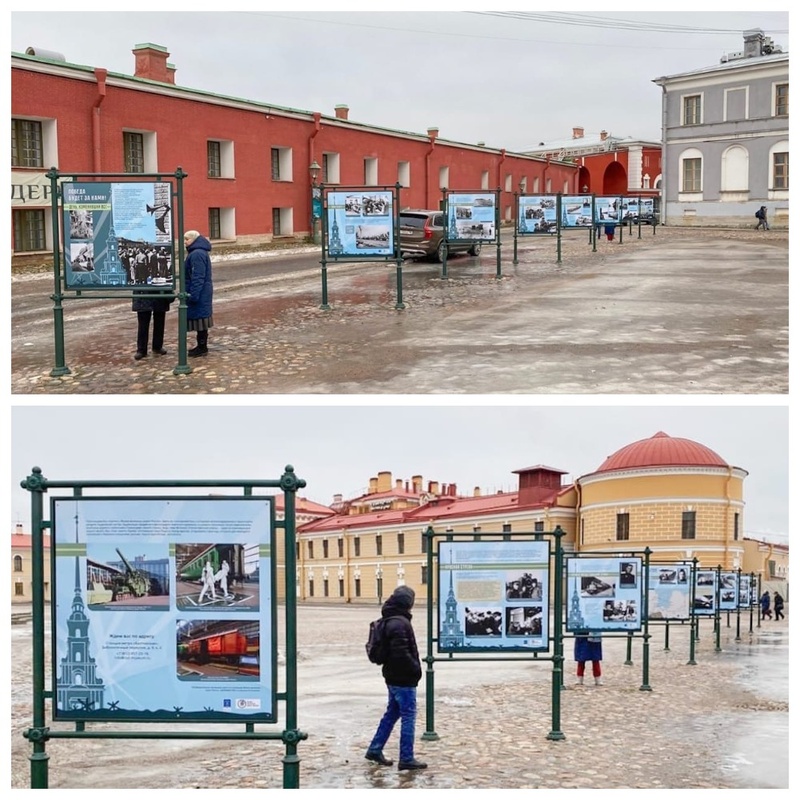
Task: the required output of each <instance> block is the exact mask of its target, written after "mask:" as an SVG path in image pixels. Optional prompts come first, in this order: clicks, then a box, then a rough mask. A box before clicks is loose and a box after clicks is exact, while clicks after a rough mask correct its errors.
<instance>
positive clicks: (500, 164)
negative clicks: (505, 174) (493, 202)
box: [497, 148, 506, 190]
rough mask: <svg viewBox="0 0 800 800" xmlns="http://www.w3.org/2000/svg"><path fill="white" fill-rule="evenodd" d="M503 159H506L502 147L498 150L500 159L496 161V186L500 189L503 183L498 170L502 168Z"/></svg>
mask: <svg viewBox="0 0 800 800" xmlns="http://www.w3.org/2000/svg"><path fill="white" fill-rule="evenodd" d="M505 160H506V151H505V148H503V149H502V150H501V151H500V160H499V161H498V162H497V188H498V189H501V190H502V188H503V184H502V182H501V177H502V173H501V172H500V170H501V169H502V166H503V162H504V161H505Z"/></svg>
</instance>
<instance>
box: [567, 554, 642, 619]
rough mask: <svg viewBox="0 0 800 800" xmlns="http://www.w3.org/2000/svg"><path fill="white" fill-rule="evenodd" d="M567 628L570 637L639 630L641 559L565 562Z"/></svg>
mask: <svg viewBox="0 0 800 800" xmlns="http://www.w3.org/2000/svg"><path fill="white" fill-rule="evenodd" d="M566 577H567V589H566V591H567V597H566V601H567V624H566V629H567V631H570V632H572V633H581V632H585V631H635V630H639V629H640V628H641V627H642V587H643V571H642V559H641V558H639V557H637V556H631V557H626V558H621V557H613V558H594V557H586V558H568V559H567V563H566Z"/></svg>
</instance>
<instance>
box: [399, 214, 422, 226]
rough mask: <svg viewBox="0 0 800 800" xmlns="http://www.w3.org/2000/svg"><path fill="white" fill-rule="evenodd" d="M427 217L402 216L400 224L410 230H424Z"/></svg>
mask: <svg viewBox="0 0 800 800" xmlns="http://www.w3.org/2000/svg"><path fill="white" fill-rule="evenodd" d="M426 219H427V217H419V216H415V215H412V214H401V215H400V224H401V225H405V226H406V227H408V228H422V227H423V226H424V225H425V220H426Z"/></svg>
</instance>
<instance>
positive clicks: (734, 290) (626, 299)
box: [11, 228, 789, 395]
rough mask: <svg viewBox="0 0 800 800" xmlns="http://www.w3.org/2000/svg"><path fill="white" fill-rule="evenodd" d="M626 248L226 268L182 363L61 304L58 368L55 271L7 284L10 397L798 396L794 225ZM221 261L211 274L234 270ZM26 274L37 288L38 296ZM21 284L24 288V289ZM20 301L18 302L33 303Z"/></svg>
mask: <svg viewBox="0 0 800 800" xmlns="http://www.w3.org/2000/svg"><path fill="white" fill-rule="evenodd" d="M623 242H624V243H623V244H618V243H617V242H613V243H609V242H606V241H605V240H603V241H599V242H598V244H597V251H596V252H592V248H591V247H590V246H589V245H588V244H587V238H586V235H585V234H584V232H572V233H571V234H570V235H569V236H566V237H565V238H564V240H563V243H562V260H561V263H557V258H556V255H557V253H556V242H555V239H554V238H551V237H548V238H547V239H545V240H539V239H537V240H535V242H534V243H530V242H528V241H527V240H526V241H525V242H524V243H523V244H522V245H521V246H520V249H519V259H518V260H519V263H518V264H517V265H516V266H515V265H513V264H512V250H511V248H510V247H509V246H507V245H504V247H503V261H502V269H501V271H502V277H501V278H500V279H498V278H497V275H496V272H497V269H496V260H497V259H496V252H495V251H493V250H492V249H491V248H484V250H483V254H482V256H481V258H480V259H468V258H466V259H465V258H454V259H452V260H451V261H450V262H448V279H447V280H443V279H442V278H441V267H440V266H439V265H434V264H426V263H423V262H418V263H408V264H406V265H405V266H404V268H403V276H404V277H403V287H404V290H403V301H404V303H405V304H406V308H405V309H404V310H397V309H396V308H395V305H396V301H397V292H396V267H395V265H394V264H393V263H392V264H389V265H387V264H385V263H383V264H363V263H361V264H356V265H353V264H352V263H345V264H333V265H331V267H330V268H329V270H328V271H329V276H328V287H329V296H328V299H329V302H330V305H331V310H321V309H320V304H321V283H320V270H319V267H318V266H316V268H314V269H309V270H305V271H304V272H302V273H301V274H299V275H295V274H292V275H285V274H283V275H273V276H270V275H269V272H268V269H265V274H264V276H263V278H261V279H259V280H256V281H241V282H239V281H230V282H229V285H228V286H227V288H226V289H225V290H221V291H218V292H217V294H216V296H215V306H214V320H215V327H214V329H213V331H212V332H211V338H210V347H211V353H210V354H209V356H207V357H206V358H203V359H191V360H190V365H191V367H192V368H193V371H192V372H191V374H188V375H175V374H174V373H173V369H174V367H175V366H176V364H177V349H176V346H175V342H174V340H175V337H176V335H177V332H176V331H177V314H176V313H174V311H173V312H171V313H170V314H168V316H167V318H168V324H167V347H168V348H169V349H170V354H169V355H167V356H163V357H153V356H150V357H148V358H146V359H144V360H142V361H139V362H135V361H134V360H133V350H134V342H135V317H134V315H133V314H132V313H131V311H130V302H129V301H126V302H121V301H116V300H113V299H112V300H94V301H92V300H86V301H84V300H76V301H73V302H67V303H66V304H65V311H64V317H65V330H66V343H65V351H66V363H67V366H68V367H69V369H70V374H69V375H63V376H59V377H51V376H50V372H51V370H52V369H53V367H54V364H55V348H54V341H53V311H52V301H51V300H50V299H49V295H50V293H51V292H52V277H49V278H48V276H46V275H42V276H38V277H37V276H30V275H28V276H24V277H19V278H18V279H17V280H15V281H14V282H13V283H12V348H11V365H12V375H11V391H12V392H13V393H14V394H58V395H67V394H93V395H94V394H131V395H139V394H176V395H187V394H189V395H193V394H196V395H202V394H208V395H225V394H228V395H241V394H282V395H286V394H298V393H300V394H322V395H326V394H370V395H378V394H398V395H399V394H403V395H414V394H454V395H455V394H586V393H601V394H605V393H611V394H617V393H626V394H643V393H647V394H673V393H674V394H678V393H680V394H690V393H705V394H717V393H719V394H744V393H752V394H762V393H785V392H788V358H789V356H788V232H787V231H769V232H763V231H758V232H756V231H751V230H747V231H741V230H739V231H718V230H697V229H676V228H658V229H657V232H656V234H655V235H653V233H652V230H651V229H647V230H644V231H643V233H642V237H641V239H639V238H638V237H637V235H636V233H635V232H634V234H633V235H632V236H629V235H627V234H626V236H625V239H624V240H623ZM236 269H237V266H236V264H235V263H225V262H220V263H217V266H216V271H217V274H218V275H220V274H222V271H223V270H236ZM32 287H34V288H35V291H36V292H38V299H37V301H36V302H34V301H33V300H32V298H31V292H32ZM23 293H24V298H23ZM23 300H24V302H23Z"/></svg>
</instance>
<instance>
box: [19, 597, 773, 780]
mask: <svg viewBox="0 0 800 800" xmlns="http://www.w3.org/2000/svg"><path fill="white" fill-rule="evenodd" d="M298 616H299V631H298V651H299V665H298V683H299V688H300V702H299V713H298V724H299V727H300V729H301V730H303V731H305V732H307V733H308V739H307V740H306V741H302V742H300V744H299V746H298V754H299V756H300V759H301V762H300V786H301V789H303V790H309V791H311V790H320V789H324V790H330V789H346V788H351V789H369V788H376V789H378V788H387V789H389V788H412V789H427V790H438V789H465V788H471V789H479V790H488V789H498V788H500V789H539V790H550V789H566V788H575V789H589V788H593V789H614V790H618V789H720V788H751V789H752V788H779V789H780V788H782V789H788V786H789V783H788V774H789V773H788V771H789V767H788V759H789V740H788V710H789V709H788V691H789V689H788V685H789V670H788V661H789V655H788V653H789V647H788V638H789V627H788V623H787V622H786V621H782V622H771V621H768V622H765V623H764V624H763V626H762V627H761V628H758V627H757V624H756V622H755V621H754V622H753V630H752V632H751V631H750V628H749V617H743V618H742V620H741V628H740V633H739V641H738V642H737V640H736V639H737V637H736V631H737V628H736V621H735V618H733V619H732V621H731V625H730V627H728V626H727V623H726V621H725V619H723V626H722V629H721V639H720V641H721V648H720V650H719V651H718V650H717V649H716V641H715V638H714V636H713V632H712V627H711V621H710V620H705V621H703V622H702V623H701V631H700V637H699V640H698V641H697V643H696V653H695V660H696V662H697V663H696V664H693V665H690V664H689V663H688V662H689V660H690V658H689V641H688V628H687V627H685V626H675V625H673V627H672V628H671V629H670V638H669V646H670V647H669V650H667V649H666V648H665V641H666V640H665V636H664V629H663V628H661V627H655V626H654V627H653V628H652V629H651V634H652V639H651V641H650V665H649V671H648V680H647V683H646V684H645V683H644V680H643V669H642V654H643V651H642V639H641V638H637V639H635V640H634V644H633V647H632V649H631V661H632V662H633V663H632V664H626V661H627V658H628V652H627V649H626V647H627V645H626V640H625V638H609V637H606V638H605V639H604V661H603V671H604V677H605V684H604V685H603V686H601V687H595V686H593V685H592V686H588V685H587V686H582V687H574V684H573V678H572V675H573V673H574V663H573V662H572V659H571V646H570V645H571V643H570V642H569V641H567V642H566V644H565V649H566V651H567V652H566V670H567V678H566V680H565V685H566V689H565V690H564V691H562V692H561V693H560V697H561V720H560V730H561V732H562V733H563V735H564V738H563V740H560V741H553V740H551V739H548V738H547V736H548V734H549V733H550V732H551V730H552V729H553V724H552V711H551V694H552V681H551V665H550V663H549V662H539V663H535V662H532V661H531V660H526V661H519V660H516V661H494V662H486V663H482V662H475V661H446V662H436V663H435V665H434V670H435V690H434V696H435V706H434V713H433V725H432V729H433V731H435V733H436V734H438V739H436V740H433V741H430V740H423V739H422V736H421V735H422V733H423V732H424V731H425V729H426V715H425V689H424V679H423V683H422V684H421V685H420V697H419V701H420V710H419V715H418V719H417V734H418V739H417V746H416V755H417V757H418V758H421V759H423V760H425V761H427V762H428V764H429V768H428V769H427V770H424V771H420V772H416V773H415V772H411V773H404V772H398V771H397V769H396V768H395V767H388V768H385V767H379V766H377V765H374V764H371V763H370V762H367V761H365V759H364V751H365V748H366V745H367V743H368V741H369V739H370V737H371V735H372V733H373V731H374V728H375V726H376V725H377V722H378V719H379V718H380V715H381V713H382V711H383V706H384V704H385V689H384V686H383V682H382V679H381V677H380V668H379V667H376V666H374V665H372V664H370V663H369V662H367V660H366V656H365V654H364V645H363V642H364V640H365V638H366V628H367V623H368V621H369V620H370V619H373V618H375V616H377V609H376V607H374V606H370V607H366V606H347V607H341V606H338V607H336V606H326V607H323V606H301V607H300V609H299V614H298ZM279 617H281V618H282V612H281V614H279ZM424 617H425V614H424V612H423V610H422V609H420V610H419V611H418V613H417V614H415V618H414V626H415V628H416V630H417V637H418V640H419V641H420V643H421V645H422V650H423V651H424V649H425V647H424V642H425V625H424ZM279 628H282V625H281V626H279ZM30 635H31V631H30V623H29V622H21V624H19V625H12V637H11V643H12V652H13V653H14V657H13V659H12V692H11V702H12V709H11V710H12V715H11V720H12V722H11V733H12V742H11V765H12V776H11V777H12V780H11V784H12V788H23V787H27V786H28V785H29V780H30V765H29V762H28V756H29V754H30V745H28V743H27V741H26V740H25V739H24V738H23V736H22V732H23V731H24V730H25V729H26V728H27V727H29V725H30V719H31V718H30V713H31V706H30V700H31V687H30V679H31V678H30V676H31V672H30V669H31V661H30V659H31V655H30ZM279 641H280V642H282V641H283V639H282V634H281V633H280V631H279ZM282 656H283V651H282V650H281V651H279V663H282V662H283V658H282ZM768 666H769V668H770V669H772V670H773V673H772V674H771V675H770V676H769V677H768V678H767V676H765V674H763V673H762V672H761V670H763V669H766V668H767V667H768ZM279 673H282V670H281V669H280V668H279ZM644 686H649V687H650V690H649V691H647V690H643V687H644ZM52 727H53V728H54V729H58V728H63V727H65V726H64V725H63V723H58V724H55V723H53V724H52ZM110 727H111V726H110V725H108V724H99V725H97V729H99V730H102V729H109V728H110ZM120 727H123V728H125V729H127V730H132V729H136V727H137V726H135V725H132V726H120ZM143 727H144V726H143ZM153 727H157V726H155V725H154V726H153ZM201 727H202V726H201ZM211 727H212V726H206V729H210V728H211ZM162 729H163V728H162ZM192 729H193V730H197V729H198V727H195V726H192ZM217 729H218V730H219V729H223V730H230V728H229V727H226V726H218V727H217ZM759 731H766V732H771V737H770V736H769V735H767V736H766V737H762V736H761V735H760V734H759ZM740 739H742V740H743V741H744V744H740V743H739V740H740ZM396 750H397V733H395V734H393V737H392V739H390V740H389V745H388V746H387V748H386V750H385V752H386V754H387V756H389V757H391V758H394V759H396V758H397V752H396ZM47 752H48V754H49V756H50V761H49V786H50V788H59V789H78V788H98V789H119V788H122V787H124V788H126V789H135V788H145V789H149V788H152V789H155V788H159V789H164V788H197V789H234V788H236V789H265V788H280V787H281V786H282V785H283V784H282V764H281V758H282V756H283V746H282V745H280V744H279V743H277V742H272V741H270V742H264V743H257V744H251V743H248V742H210V741H191V742H189V741H161V742H155V741H130V740H119V741H114V740H84V741H75V740H54V741H52V742H50V743H49V744H48V746H47ZM763 759H767V762H768V764H767V766H766V767H764V766H763V765H762V767H761V770H760V772H758V771H756V772H753V768H754V767H753V765H757V764H759V763H760V761H761V760H763Z"/></svg>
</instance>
